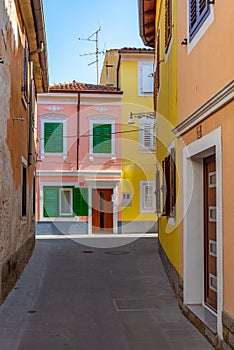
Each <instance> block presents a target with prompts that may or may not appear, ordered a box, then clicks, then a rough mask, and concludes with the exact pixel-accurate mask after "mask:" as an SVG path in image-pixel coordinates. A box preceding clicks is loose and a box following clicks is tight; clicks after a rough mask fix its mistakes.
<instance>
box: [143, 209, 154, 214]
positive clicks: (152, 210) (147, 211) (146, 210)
mask: <svg viewBox="0 0 234 350" xmlns="http://www.w3.org/2000/svg"><path fill="white" fill-rule="evenodd" d="M141 213H143V214H144V213H149V214H155V209H142V210H141Z"/></svg>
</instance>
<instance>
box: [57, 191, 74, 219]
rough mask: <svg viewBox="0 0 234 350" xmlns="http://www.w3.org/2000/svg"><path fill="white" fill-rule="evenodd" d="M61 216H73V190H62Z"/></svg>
mask: <svg viewBox="0 0 234 350" xmlns="http://www.w3.org/2000/svg"><path fill="white" fill-rule="evenodd" d="M59 211H60V215H72V214H73V202H72V188H61V189H60V210H59Z"/></svg>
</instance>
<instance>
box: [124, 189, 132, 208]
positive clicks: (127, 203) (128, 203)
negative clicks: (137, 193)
mask: <svg viewBox="0 0 234 350" xmlns="http://www.w3.org/2000/svg"><path fill="white" fill-rule="evenodd" d="M131 205H132V194H131V193H127V192H123V193H122V207H131Z"/></svg>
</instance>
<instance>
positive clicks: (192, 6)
mask: <svg viewBox="0 0 234 350" xmlns="http://www.w3.org/2000/svg"><path fill="white" fill-rule="evenodd" d="M209 14H210V5H209V2H208V0H189V41H191V40H192V39H193V38H194V36H195V35H196V33H197V32H198V31H199V29H200V28H201V26H202V25H203V23H204V21H205V20H206V18H207V17H208V16H209Z"/></svg>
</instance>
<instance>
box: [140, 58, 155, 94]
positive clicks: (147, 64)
mask: <svg viewBox="0 0 234 350" xmlns="http://www.w3.org/2000/svg"><path fill="white" fill-rule="evenodd" d="M144 66H150V67H152V91H151V92H150V91H146V92H144V90H143V86H144V74H143V67H144ZM153 73H154V61H153V60H152V61H138V96H153V93H154V75H153Z"/></svg>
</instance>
